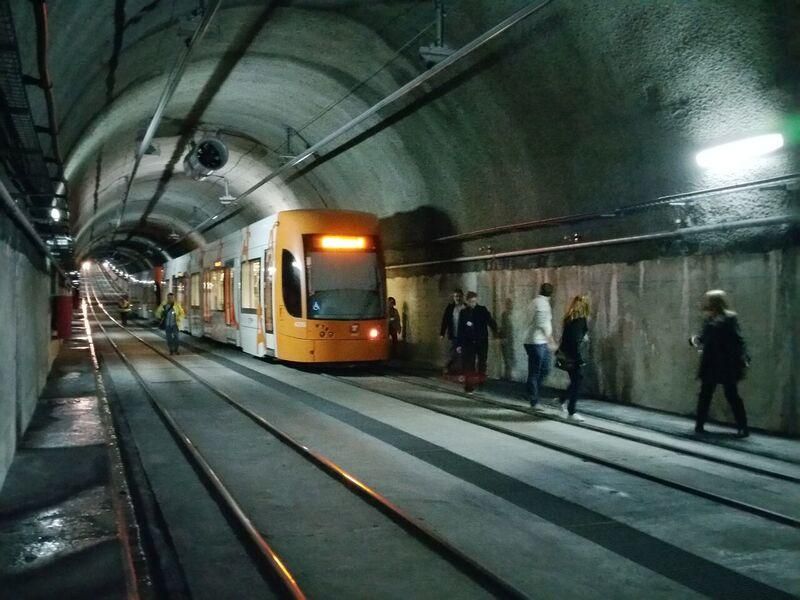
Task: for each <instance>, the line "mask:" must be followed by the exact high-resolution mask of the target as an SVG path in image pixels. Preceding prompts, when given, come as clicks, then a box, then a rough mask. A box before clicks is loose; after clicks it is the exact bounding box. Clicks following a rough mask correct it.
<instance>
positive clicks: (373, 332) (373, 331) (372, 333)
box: [369, 327, 381, 340]
mask: <svg viewBox="0 0 800 600" xmlns="http://www.w3.org/2000/svg"><path fill="white" fill-rule="evenodd" d="M380 334H381V330H380V329H378V328H377V327H373V328H372V329H370V330H369V339H371V340H377V339H378V336H379V335H380Z"/></svg>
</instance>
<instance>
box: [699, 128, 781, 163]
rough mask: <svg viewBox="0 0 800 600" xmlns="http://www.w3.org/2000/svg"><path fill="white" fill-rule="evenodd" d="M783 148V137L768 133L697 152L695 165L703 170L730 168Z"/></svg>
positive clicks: (778, 134)
mask: <svg viewBox="0 0 800 600" xmlns="http://www.w3.org/2000/svg"><path fill="white" fill-rule="evenodd" d="M782 147H783V136H782V135H781V134H780V133H770V134H767V135H758V136H755V137H749V138H745V139H743V140H737V141H735V142H730V143H729V144H722V145H720V146H714V147H713V148H708V149H706V150H703V151H702V152H698V154H697V157H696V160H697V164H698V165H700V166H701V167H703V168H704V169H711V168H718V167H730V166H734V165H738V164H741V163H743V162H745V161H746V160H748V159H752V158H755V157H757V156H763V155H764V154H769V153H770V152H774V151H775V150H778V149H779V148H782Z"/></svg>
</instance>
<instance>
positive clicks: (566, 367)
mask: <svg viewBox="0 0 800 600" xmlns="http://www.w3.org/2000/svg"><path fill="white" fill-rule="evenodd" d="M576 365H577V361H576V360H575V359H574V358H571V357H569V356H567V354H566V353H565V352H564V351H563V350H561V349H558V350H556V368H558V369H561V370H562V371H571V370H572V369H574V368H575V367H576Z"/></svg>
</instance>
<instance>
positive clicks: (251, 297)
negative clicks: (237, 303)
mask: <svg viewBox="0 0 800 600" xmlns="http://www.w3.org/2000/svg"><path fill="white" fill-rule="evenodd" d="M260 280H261V259H260V258H254V259H253V260H247V261H242V312H243V313H248V314H255V313H256V310H257V309H258V305H259V297H258V287H259V285H260Z"/></svg>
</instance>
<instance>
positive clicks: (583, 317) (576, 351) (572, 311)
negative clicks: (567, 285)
mask: <svg viewBox="0 0 800 600" xmlns="http://www.w3.org/2000/svg"><path fill="white" fill-rule="evenodd" d="M588 318H589V300H588V298H586V296H575V297H574V298H573V299H572V302H570V303H569V308H568V309H567V313H566V314H565V315H564V329H563V332H562V334H561V344H560V345H559V347H558V354H557V355H556V360H558V361H561V364H560V365H559V366H560V368H563V369H564V370H565V371H566V372H567V375H569V387H567V391H566V395H565V397H564V398H563V399H562V400H561V412H562V414H563V416H565V417H567V418H569V419H572V420H575V421H583V418H582V417H581V416H580V415H578V413H576V412H575V409H576V404H577V403H578V391H579V390H580V387H581V381H583V366H584V365H585V364H586V363H585V362H584V360H583V357H582V356H581V342H583V341H585V340H587V339H589V325H588V323H587V319H588ZM565 404H566V406H565Z"/></svg>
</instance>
